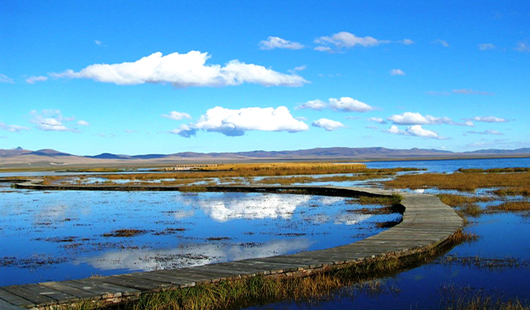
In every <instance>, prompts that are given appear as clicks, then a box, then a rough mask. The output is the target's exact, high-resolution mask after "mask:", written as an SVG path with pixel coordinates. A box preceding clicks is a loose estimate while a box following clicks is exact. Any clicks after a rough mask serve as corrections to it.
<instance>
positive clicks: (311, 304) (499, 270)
mask: <svg viewBox="0 0 530 310" xmlns="http://www.w3.org/2000/svg"><path fill="white" fill-rule="evenodd" d="M367 165H368V167H369V168H395V167H412V168H425V169H427V171H428V172H438V173H453V172H455V171H456V170H458V169H459V168H465V169H467V168H480V169H490V168H503V167H530V159H529V158H517V159H501V160H490V159H481V160H450V161H447V160H444V161H402V162H380V163H378V162H375V163H367ZM490 190H491V189H479V190H477V191H476V192H475V193H459V192H456V191H443V192H444V193H452V194H465V195H491V193H490ZM407 191H410V190H407ZM415 192H417V191H415ZM422 193H429V194H439V193H442V191H439V190H437V189H426V190H422ZM499 199H504V200H506V199H507V200H511V199H517V200H521V199H525V200H528V199H529V198H528V197H526V198H525V197H520V196H518V197H503V198H499ZM499 201H500V200H499ZM499 201H491V202H487V203H483V204H481V206H482V207H485V206H487V205H491V204H496V203H499ZM470 221H471V223H470V224H469V225H468V226H467V227H466V232H469V233H474V234H476V235H478V236H479V239H478V240H477V241H474V242H470V243H463V244H460V245H458V246H456V247H455V248H453V249H452V250H451V251H449V252H448V253H446V254H445V255H442V256H441V257H439V258H438V259H436V260H435V261H434V262H432V263H429V264H425V265H423V266H420V267H417V268H414V269H411V270H408V271H404V272H401V273H399V274H397V275H395V276H394V277H388V278H384V279H379V280H377V281H378V282H379V283H380V284H381V285H380V287H379V289H378V290H376V291H374V290H370V289H366V288H365V287H363V286H362V285H357V286H352V287H345V288H343V289H340V290H337V291H334V292H332V294H331V296H328V297H327V298H324V299H317V300H315V299H303V300H298V301H283V302H277V303H272V304H269V305H263V306H255V307H249V308H247V309H253V310H258V309H260V310H261V309H385V308H388V309H446V308H448V309H451V308H452V305H454V303H453V301H455V300H457V301H458V300H459V301H461V302H462V301H465V300H469V299H471V298H473V297H477V296H481V297H486V298H488V297H489V298H491V300H492V303H493V304H492V305H494V304H495V302H497V301H507V300H510V299H515V298H517V299H519V300H520V301H522V302H523V303H525V302H526V303H525V304H526V305H527V306H528V305H530V290H529V288H530V214H529V213H528V212H521V213H496V214H483V215H481V216H479V217H475V218H470Z"/></svg>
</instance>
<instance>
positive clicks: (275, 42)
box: [259, 37, 304, 50]
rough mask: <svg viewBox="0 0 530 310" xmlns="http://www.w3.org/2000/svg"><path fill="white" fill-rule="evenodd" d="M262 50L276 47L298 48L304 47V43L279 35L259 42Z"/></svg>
mask: <svg viewBox="0 0 530 310" xmlns="http://www.w3.org/2000/svg"><path fill="white" fill-rule="evenodd" d="M259 47H260V49H262V50H272V49H275V48H280V49H291V50H298V49H302V48H304V45H302V44H301V43H298V42H293V41H288V40H285V39H282V38H279V37H268V38H267V40H263V41H260V42H259Z"/></svg>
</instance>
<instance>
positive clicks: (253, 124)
mask: <svg viewBox="0 0 530 310" xmlns="http://www.w3.org/2000/svg"><path fill="white" fill-rule="evenodd" d="M308 129H309V127H308V126H307V124H305V123H304V122H302V121H299V120H296V119H295V118H294V117H293V116H292V115H291V113H290V112H289V110H288V109H287V108H286V107H283V106H280V107H278V108H276V109H274V108H242V109H238V110H232V109H225V108H222V107H215V108H212V109H209V110H208V111H206V114H204V115H202V116H201V117H200V118H199V120H198V121H197V122H195V123H190V124H188V125H181V126H180V128H179V129H175V130H173V131H172V133H174V134H178V135H180V136H182V137H186V138H189V137H190V136H192V135H195V134H196V132H197V130H205V131H209V132H219V133H222V134H224V135H226V136H242V135H244V134H245V132H246V131H287V132H299V131H305V130H308Z"/></svg>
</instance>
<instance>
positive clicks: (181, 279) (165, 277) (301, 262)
mask: <svg viewBox="0 0 530 310" xmlns="http://www.w3.org/2000/svg"><path fill="white" fill-rule="evenodd" d="M18 187H25V188H34V189H53V188H52V187H50V186H44V185H39V184H38V182H27V183H25V184H18ZM81 187H82V186H75V185H72V186H61V188H60V189H63V190H65V189H70V190H80V189H85V190H86V189H92V190H109V189H106V188H103V186H102V187H95V188H94V187H90V188H88V187H84V188H81ZM55 189H59V188H55ZM141 189H143V190H178V189H180V188H179V187H157V188H154V187H153V188H152V187H149V189H147V188H145V187H142V188H141ZM206 189H207V190H209V191H259V192H264V191H266V192H277V193H282V192H286V191H288V192H304V193H311V194H320V195H333V196H349V197H355V196H359V195H369V196H389V195H392V194H395V193H397V192H391V191H385V190H380V189H369V188H356V187H333V186H213V187H207V188H206ZM112 190H134V188H132V187H121V189H119V188H118V187H113V188H112ZM399 195H401V196H402V197H403V199H402V200H401V204H402V205H403V206H404V207H405V211H404V214H403V221H402V222H401V223H400V224H398V225H396V226H394V227H392V228H390V229H387V230H385V231H383V232H381V233H379V234H377V235H374V236H371V237H368V238H366V239H364V240H361V241H357V242H355V243H351V244H348V245H344V246H339V247H335V248H331V249H325V250H318V251H311V252H302V253H297V254H292V255H279V256H273V257H264V258H253V259H246V260H241V261H234V262H226V263H217V264H211V265H205V266H197V267H189V268H181V269H174V270H157V271H148V272H137V273H130V274H122V275H115V276H107V277H93V278H87V279H82V280H70V281H60V282H45V283H37V284H26V285H13V286H5V287H0V309H7V310H10V309H21V307H22V308H38V307H44V306H50V305H56V304H67V303H72V302H76V301H80V300H102V301H105V302H109V303H119V302H121V301H124V300H131V299H136V298H138V297H139V296H140V294H144V293H149V292H156V291H161V290H169V289H179V288H184V287H189V286H194V285H197V284H202V283H215V282H219V281H221V280H224V279H240V278H247V277H252V276H257V275H264V276H282V275H284V276H292V275H296V276H301V275H308V274H311V273H313V272H320V271H325V270H326V269H329V268H340V267H343V266H344V267H346V266H351V265H353V264H359V263H362V262H363V261H366V260H369V259H373V258H382V257H386V256H388V255H392V256H393V257H406V256H409V255H411V254H415V253H421V252H424V251H428V250H431V249H434V248H437V247H441V246H443V245H444V244H445V243H446V242H447V241H448V240H449V238H450V237H451V236H452V235H453V234H454V233H455V232H456V231H458V230H459V229H460V228H461V227H462V225H463V220H462V218H460V217H459V216H458V215H457V214H456V213H455V212H454V210H453V209H452V208H451V207H449V206H447V205H445V204H443V203H442V202H441V201H440V200H439V199H438V198H437V197H436V196H433V195H423V194H421V195H420V194H411V193H401V192H400V193H399Z"/></svg>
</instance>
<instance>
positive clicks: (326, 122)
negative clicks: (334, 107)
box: [312, 118, 346, 131]
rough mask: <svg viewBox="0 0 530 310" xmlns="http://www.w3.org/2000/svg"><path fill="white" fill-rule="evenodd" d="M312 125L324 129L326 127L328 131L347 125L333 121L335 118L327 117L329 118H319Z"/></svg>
mask: <svg viewBox="0 0 530 310" xmlns="http://www.w3.org/2000/svg"><path fill="white" fill-rule="evenodd" d="M312 125H313V126H314V127H319V128H324V129H326V131H333V130H337V129H339V128H344V127H346V126H344V124H342V123H341V122H337V121H333V120H330V119H327V118H321V119H319V120H317V121H314V122H313V123H312Z"/></svg>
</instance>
